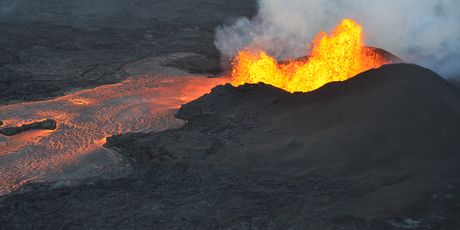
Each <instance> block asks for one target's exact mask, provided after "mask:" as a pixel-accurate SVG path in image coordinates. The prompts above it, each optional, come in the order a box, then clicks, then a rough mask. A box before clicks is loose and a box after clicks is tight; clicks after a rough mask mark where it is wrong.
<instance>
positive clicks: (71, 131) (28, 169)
mask: <svg viewBox="0 0 460 230" xmlns="http://www.w3.org/2000/svg"><path fill="white" fill-rule="evenodd" d="M226 81H228V80H226V79H219V78H213V79H211V78H204V77H199V76H181V77H170V76H168V77H154V76H144V77H133V78H129V79H127V80H125V81H123V82H121V83H118V84H114V85H105V86H100V87H97V88H94V89H88V90H83V91H79V92H76V93H73V94H70V95H67V96H63V97H60V98H57V99H54V100H48V101H39V102H26V103H19V104H12V105H5V106H0V120H3V121H4V122H5V126H17V125H20V124H23V123H30V122H34V121H37V120H42V119H54V120H55V121H56V122H57V124H58V127H57V129H56V130H53V131H42V130H40V131H29V132H25V133H21V134H18V135H16V136H12V137H6V136H2V135H0V194H6V193H9V192H11V191H13V190H15V189H17V188H19V187H20V186H21V185H23V184H26V183H28V182H37V181H60V182H65V181H74V180H76V179H81V178H86V177H88V176H109V177H112V176H117V175H122V174H124V173H126V172H127V170H129V169H130V168H129V165H128V164H127V163H126V162H125V161H124V160H123V159H122V158H121V157H120V156H119V155H118V154H117V153H115V152H113V151H110V150H109V149H106V148H104V147H103V146H102V145H103V144H104V143H105V138H106V137H109V136H112V135H116V134H121V133H126V132H141V131H161V130H164V129H168V128H174V127H180V126H181V125H182V124H183V121H181V120H178V119H175V118H174V117H173V114H174V113H175V112H176V110H177V108H179V106H180V105H181V104H184V103H187V102H189V101H191V100H193V99H195V98H197V97H199V96H201V95H203V94H204V93H207V92H209V91H210V90H211V89H212V88H213V87H215V86H216V85H219V84H223V83H226Z"/></svg>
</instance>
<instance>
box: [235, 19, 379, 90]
mask: <svg viewBox="0 0 460 230" xmlns="http://www.w3.org/2000/svg"><path fill="white" fill-rule="evenodd" d="M362 34H363V32H362V27H361V25H359V24H358V23H356V22H355V21H353V20H351V19H344V20H343V21H342V22H341V23H340V24H339V25H338V26H337V27H336V28H335V29H334V30H333V31H332V33H331V34H330V35H328V34H327V33H325V32H320V33H319V34H318V35H317V36H316V38H315V39H314V40H313V42H312V44H311V47H312V48H311V51H310V54H309V55H308V57H307V58H305V59H302V60H300V59H299V60H292V61H289V62H285V63H278V62H277V61H276V60H275V58H273V57H270V56H269V55H267V54H266V53H265V52H264V51H260V50H253V49H251V48H246V49H244V50H242V51H240V52H239V53H238V55H237V56H236V57H235V59H234V60H233V63H232V65H233V69H232V73H231V77H232V84H233V85H235V86H238V85H242V84H245V83H259V82H262V83H266V84H270V85H273V86H275V87H278V88H281V89H284V90H286V91H289V92H309V91H312V90H315V89H318V88H320V87H321V86H323V85H325V84H327V83H329V82H335V81H344V80H347V79H349V78H351V77H353V76H355V75H357V74H359V73H361V72H364V71H366V70H369V69H372V68H377V67H380V66H382V65H383V64H387V63H388V61H387V60H385V59H384V58H383V57H381V56H380V55H379V54H378V53H376V52H374V51H372V50H371V49H369V48H367V47H366V46H365V44H364V39H363V35H362Z"/></svg>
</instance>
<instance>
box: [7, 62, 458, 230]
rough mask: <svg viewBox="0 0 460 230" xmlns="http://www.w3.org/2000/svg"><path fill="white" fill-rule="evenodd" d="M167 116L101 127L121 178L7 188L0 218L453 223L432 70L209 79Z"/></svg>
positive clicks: (149, 223) (304, 224)
mask: <svg viewBox="0 0 460 230" xmlns="http://www.w3.org/2000/svg"><path fill="white" fill-rule="evenodd" d="M177 117H179V118H182V119H185V120H187V123H186V125H185V126H184V127H182V128H180V129H177V130H167V131H164V132H161V133H150V134H145V133H143V134H128V135H122V136H116V137H113V138H110V139H109V140H108V142H107V146H108V147H112V148H114V149H117V150H118V151H119V152H120V153H122V154H123V155H125V156H127V157H128V158H129V159H131V161H132V164H133V165H134V166H135V167H136V168H137V172H136V173H135V174H134V175H132V176H131V177H129V178H126V179H119V180H115V181H100V182H97V183H94V184H89V185H79V186H75V187H72V188H56V189H52V188H50V187H47V186H43V187H41V186H38V187H37V188H35V189H30V190H27V192H24V193H17V194H11V195H7V196H5V197H2V198H0V212H1V213H3V215H1V216H0V225H1V226H5V227H6V228H8V227H9V228H14V227H16V228H18V227H19V228H34V227H35V228H52V227H55V226H65V227H66V228H67V227H68V228H77V227H73V226H78V228H118V229H126V228H131V229H133V228H136V229H139V228H141V229H142V228H144V229H149V228H155V229H164V228H173V229H193V228H208V229H223V228H225V229H255V228H258V229H284V228H293V229H376V230H383V229H385V230H387V229H408V228H412V229H458V227H459V226H460V223H459V220H458V215H459V213H460V206H459V205H458V204H460V189H459V188H460V180H459V179H458V178H460V177H459V176H460V172H459V171H460V154H459V153H460V151H459V149H460V143H459V142H458V138H459V137H460V120H459V119H458V117H460V95H459V93H458V91H457V90H456V89H455V88H454V87H452V86H451V85H450V84H449V83H447V82H445V81H444V80H442V79H441V78H440V77H439V76H438V75H436V74H435V73H433V72H432V71H430V70H427V69H424V68H421V67H418V66H415V65H407V64H398V65H387V66H383V67H382V68H380V69H376V70H371V71H368V72H365V73H362V74H360V75H358V76H357V77H355V78H353V79H350V80H348V81H345V82H340V83H331V84H328V85H326V86H324V87H322V88H320V89H318V90H316V91H314V92H310V93H296V94H290V93H287V92H284V91H282V90H280V89H277V88H274V87H271V86H267V85H263V84H257V85H244V86H240V87H237V88H235V87H232V86H230V85H225V86H219V87H216V88H215V89H213V91H212V93H210V94H209V95H205V96H203V97H201V98H199V99H197V100H195V101H193V102H191V103H189V104H186V105H184V106H183V107H182V108H181V109H180V111H179V112H178V114H177ZM114 217H116V218H114ZM29 223H33V224H29Z"/></svg>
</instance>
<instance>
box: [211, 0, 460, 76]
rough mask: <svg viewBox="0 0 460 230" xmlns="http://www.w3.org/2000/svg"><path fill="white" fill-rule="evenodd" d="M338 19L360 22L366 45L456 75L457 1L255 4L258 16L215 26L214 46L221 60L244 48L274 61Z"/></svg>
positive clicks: (299, 51)
mask: <svg viewBox="0 0 460 230" xmlns="http://www.w3.org/2000/svg"><path fill="white" fill-rule="evenodd" d="M343 18H352V19H355V20H357V21H358V22H360V23H361V24H362V25H363V27H364V31H365V33H366V40H367V44H369V45H371V46H376V47H380V48H384V49H386V50H388V51H390V52H393V53H395V54H396V55H398V56H400V57H402V58H403V59H404V60H405V61H407V62H414V63H417V64H420V65H423V66H426V67H428V68H431V69H433V70H435V71H437V72H438V73H440V74H442V75H443V76H445V77H453V76H459V75H460V64H459V63H460V1H458V0H431V1H420V0H404V1H401V0H385V1H383V0H308V1H307V0H259V12H258V14H257V16H255V17H254V18H252V19H248V18H240V19H238V20H236V21H235V22H233V24H231V25H227V26H221V27H219V28H218V29H217V32H216V41H215V44H216V46H217V48H218V49H219V50H220V52H221V53H222V55H223V56H224V57H232V56H234V55H235V54H236V52H237V51H239V50H241V49H242V48H244V47H247V46H250V47H253V48H260V49H263V50H266V51H267V52H268V53H269V54H270V55H272V56H276V57H277V58H279V59H284V58H293V57H299V56H303V55H305V54H307V52H308V50H307V48H306V44H308V43H309V42H310V41H311V39H312V38H313V37H314V36H315V35H316V34H317V33H318V32H319V31H321V30H326V31H329V30H330V29H331V28H332V27H333V26H334V25H336V24H337V23H338V22H339V21H340V20H341V19H343Z"/></svg>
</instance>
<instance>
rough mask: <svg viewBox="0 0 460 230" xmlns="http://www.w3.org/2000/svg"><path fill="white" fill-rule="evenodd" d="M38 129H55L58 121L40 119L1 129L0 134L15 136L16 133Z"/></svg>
mask: <svg viewBox="0 0 460 230" xmlns="http://www.w3.org/2000/svg"><path fill="white" fill-rule="evenodd" d="M37 129H45V130H55V129H56V121H54V120H51V119H47V120H44V121H38V122H34V123H30V124H24V125H21V126H19V127H6V128H3V129H0V134H3V135H5V136H14V135H16V134H19V133H22V132H26V131H30V130H37Z"/></svg>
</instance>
